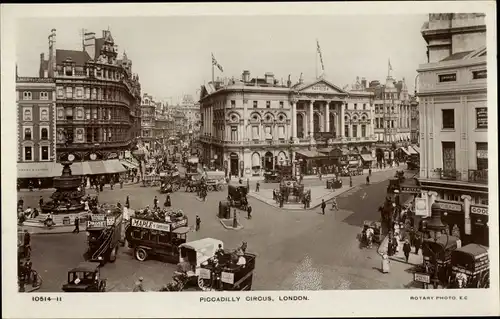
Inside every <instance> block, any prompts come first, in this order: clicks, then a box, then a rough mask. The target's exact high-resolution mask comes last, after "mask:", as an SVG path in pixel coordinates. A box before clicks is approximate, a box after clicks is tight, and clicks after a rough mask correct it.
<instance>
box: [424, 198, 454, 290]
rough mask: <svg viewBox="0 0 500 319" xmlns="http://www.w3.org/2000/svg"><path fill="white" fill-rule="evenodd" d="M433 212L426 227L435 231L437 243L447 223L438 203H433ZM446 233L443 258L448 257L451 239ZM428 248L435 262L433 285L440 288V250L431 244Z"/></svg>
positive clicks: (435, 241) (434, 237) (434, 238)
mask: <svg viewBox="0 0 500 319" xmlns="http://www.w3.org/2000/svg"><path fill="white" fill-rule="evenodd" d="M431 214H432V215H431V220H430V221H429V222H428V223H427V225H426V229H428V230H430V231H431V232H432V233H433V240H434V243H437V241H438V239H439V238H440V236H442V235H443V231H444V230H445V229H446V227H447V226H446V225H445V224H443V222H442V221H441V209H440V208H439V207H438V205H437V204H436V203H434V204H432V207H431ZM444 235H445V236H446V242H445V245H444V246H443V247H444V248H443V259H444V258H446V256H445V255H446V247H447V246H448V242H449V239H450V237H449V235H448V233H447V232H445V233H444ZM436 246H437V245H436ZM428 250H429V251H430V252H431V253H432V255H433V262H434V274H433V278H432V279H431V281H432V285H433V287H434V289H438V287H439V283H440V280H439V276H438V266H439V263H438V258H439V253H440V251H434V250H432V249H431V248H430V247H429V246H428ZM443 261H444V260H443Z"/></svg>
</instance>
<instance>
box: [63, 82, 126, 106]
mask: <svg viewBox="0 0 500 319" xmlns="http://www.w3.org/2000/svg"><path fill="white" fill-rule="evenodd" d="M57 98H58V99H64V98H66V99H85V100H103V101H116V102H123V103H127V104H128V103H129V102H130V100H129V98H128V96H127V95H126V94H124V93H123V92H122V91H121V90H117V89H109V88H101V87H98V88H90V87H85V88H84V87H77V88H73V87H72V86H67V87H60V86H59V87H57Z"/></svg>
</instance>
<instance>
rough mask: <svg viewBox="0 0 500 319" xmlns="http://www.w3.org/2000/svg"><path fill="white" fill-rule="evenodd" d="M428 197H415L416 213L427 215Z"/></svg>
mask: <svg viewBox="0 0 500 319" xmlns="http://www.w3.org/2000/svg"><path fill="white" fill-rule="evenodd" d="M427 214H428V208H427V198H415V215H417V216H427Z"/></svg>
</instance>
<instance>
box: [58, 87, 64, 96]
mask: <svg viewBox="0 0 500 319" xmlns="http://www.w3.org/2000/svg"><path fill="white" fill-rule="evenodd" d="M57 97H58V98H63V97H64V88H62V87H58V88H57Z"/></svg>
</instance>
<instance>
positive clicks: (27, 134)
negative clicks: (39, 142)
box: [24, 127, 31, 141]
mask: <svg viewBox="0 0 500 319" xmlns="http://www.w3.org/2000/svg"><path fill="white" fill-rule="evenodd" d="M24 139H25V140H27V141H30V140H31V128H29V127H26V128H25V129H24Z"/></svg>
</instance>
